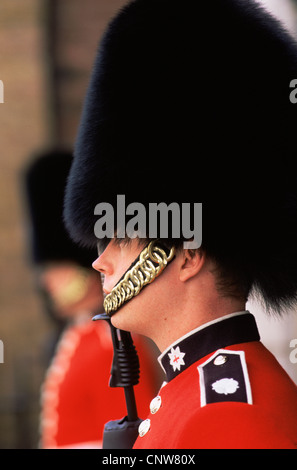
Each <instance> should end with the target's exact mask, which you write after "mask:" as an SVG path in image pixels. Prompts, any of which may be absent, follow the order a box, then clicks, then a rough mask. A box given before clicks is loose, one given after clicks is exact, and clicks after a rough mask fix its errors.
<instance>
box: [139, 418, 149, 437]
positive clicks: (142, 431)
mask: <svg viewBox="0 0 297 470" xmlns="http://www.w3.org/2000/svg"><path fill="white" fill-rule="evenodd" d="M150 427H151V420H150V419H145V420H144V421H142V422H141V423H140V425H139V426H138V434H139V436H140V437H143V436H145V435H146V433H147V432H148V431H149V430H150Z"/></svg>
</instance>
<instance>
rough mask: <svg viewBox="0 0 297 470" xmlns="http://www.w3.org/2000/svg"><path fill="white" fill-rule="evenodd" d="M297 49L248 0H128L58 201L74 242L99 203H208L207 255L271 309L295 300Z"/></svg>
mask: <svg viewBox="0 0 297 470" xmlns="http://www.w3.org/2000/svg"><path fill="white" fill-rule="evenodd" d="M295 78H297V48H296V44H295V41H294V40H293V39H292V38H291V37H290V35H289V34H288V33H287V32H286V31H285V29H284V28H283V26H282V25H281V24H280V23H279V22H278V21H277V20H276V19H275V18H273V17H272V16H271V15H270V14H268V13H267V12H266V11H265V10H264V9H263V8H262V7H260V6H259V5H258V4H257V3H255V2H254V1H252V0H250V1H248V2H246V1H244V0H212V1H204V2H197V1H196V0H183V1H182V2H181V1H180V0H135V1H132V2H130V3H129V4H128V5H127V6H126V7H124V8H123V9H122V10H121V11H120V12H119V14H118V15H117V16H116V18H115V19H114V20H113V21H112V22H111V24H110V25H109V27H108V29H107V31H106V33H105V35H104V37H103V39H102V41H101V44H100V47H99V50H98V54H97V57H96V59H95V63H94V68H93V71H92V75H91V80H90V84H89V88H88V92H87V95H86V99H85V104H84V110H83V114H82V119H81V124H80V128H79V133H78V137H77V142H76V147H75V152H74V162H73V165H72V169H71V172H70V177H69V180H68V185H67V191H66V198H65V213H64V214H65V221H66V225H67V227H68V230H69V232H70V234H71V236H72V237H73V239H74V240H76V241H77V242H79V243H81V244H83V245H87V246H94V245H95V244H96V243H97V242H98V240H97V239H96V237H95V234H94V224H95V222H96V220H98V216H96V215H94V208H95V206H96V205H97V204H98V203H100V202H108V203H111V204H112V205H113V206H114V207H115V208H116V200H117V199H116V198H117V195H121V194H123V195H125V197H126V204H127V205H128V204H129V203H131V202H140V203H142V204H144V206H145V207H147V205H148V204H149V203H150V202H157V203H159V202H165V203H167V204H169V203H171V202H178V203H187V202H192V203H193V202H200V203H202V204H203V216H202V217H203V228H202V247H203V248H204V250H205V251H206V253H208V255H209V256H211V257H213V258H214V259H215V260H216V261H218V262H219V263H220V264H221V265H222V266H225V267H226V268H230V269H232V268H236V269H237V271H238V272H241V273H245V274H246V276H247V277H248V278H249V279H251V281H252V285H253V286H254V287H257V288H258V289H259V290H260V291H261V293H262V294H263V296H264V299H265V300H266V303H267V305H268V306H272V307H275V308H278V309H281V307H283V306H287V305H288V304H290V303H291V302H293V301H294V300H295V299H296V292H297V243H296V240H297V203H296V191H297V186H296V156H297V145H296V141H295V133H296V124H297V121H296V113H297V105H295V104H293V103H292V102H291V101H290V92H291V91H292V90H291V89H290V84H291V83H292V80H294V79H295Z"/></svg>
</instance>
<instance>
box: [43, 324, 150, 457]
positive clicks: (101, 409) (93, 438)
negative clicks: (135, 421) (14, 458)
mask: <svg viewBox="0 0 297 470" xmlns="http://www.w3.org/2000/svg"><path fill="white" fill-rule="evenodd" d="M134 343H135V346H136V348H137V351H138V354H139V359H140V370H141V376H140V383H139V384H138V385H137V386H136V387H135V395H136V403H137V408H138V412H139V416H140V417H142V418H143V417H144V416H145V415H146V414H147V409H148V405H149V403H150V400H151V399H152V398H153V396H154V394H155V392H156V390H155V389H154V386H155V382H154V376H153V373H151V371H150V366H149V362H151V361H150V360H149V351H148V350H147V349H146V347H145V343H143V341H139V339H137V338H136V340H135V341H134ZM112 358H113V347H112V341H111V335H110V328H109V326H108V325H107V324H106V323H105V322H104V321H96V322H92V321H87V322H83V323H82V324H77V325H74V326H70V327H68V328H67V329H66V331H65V333H64V334H63V336H62V338H61V340H60V342H59V344H58V347H57V352H56V355H55V357H54V359H53V361H52V363H51V366H50V367H49V370H48V372H47V376H46V379H45V382H44V384H43V387H42V413H41V443H40V447H41V448H63V447H72V448H100V447H101V446H102V438H103V428H104V424H105V423H106V422H107V421H110V420H113V419H120V418H122V417H124V416H125V415H126V414H127V410H126V405H125V398H124V391H123V389H122V388H110V387H109V386H108V383H109V377H110V370H111V364H112Z"/></svg>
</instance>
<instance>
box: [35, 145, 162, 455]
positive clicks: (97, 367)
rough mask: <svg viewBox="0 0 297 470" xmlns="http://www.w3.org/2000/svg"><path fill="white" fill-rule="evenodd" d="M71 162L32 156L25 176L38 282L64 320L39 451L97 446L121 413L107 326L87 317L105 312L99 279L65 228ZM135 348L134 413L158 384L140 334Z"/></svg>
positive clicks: (92, 254)
mask: <svg viewBox="0 0 297 470" xmlns="http://www.w3.org/2000/svg"><path fill="white" fill-rule="evenodd" d="M71 162H72V156H71V154H69V153H67V152H62V151H59V152H58V151H53V152H49V153H46V154H41V155H39V156H38V157H37V158H36V159H34V161H33V162H32V163H31V164H30V167H29V168H28V169H27V173H26V188H27V195H28V205H29V210H30V218H31V221H32V258H33V262H34V265H35V267H36V269H37V273H38V284H39V287H40V289H41V292H42V294H43V296H44V298H45V299H46V306H47V307H49V308H50V311H51V314H52V315H53V316H54V317H55V318H57V319H60V320H62V321H63V322H64V324H65V330H64V332H63V334H62V336H61V338H60V340H59V342H58V345H57V347H56V352H55V354H54V357H53V360H52V362H51V364H50V367H49V368H48V371H47V374H46V377H45V381H44V384H43V386H42V394H41V407H42V409H41V421H40V430H41V443H40V446H41V447H42V448H63V447H72V448H93V447H95V448H100V447H101V441H102V432H103V426H104V424H105V422H106V421H108V420H109V419H110V417H114V418H119V416H124V415H125V413H126V411H125V410H126V408H125V401H124V396H123V391H122V390H121V389H110V388H109V387H108V383H109V376H110V369H111V363H112V357H113V347H112V342H111V337H110V329H109V326H108V325H107V324H106V323H105V322H92V321H91V318H92V316H93V315H95V314H96V313H98V312H100V311H103V307H102V304H103V295H102V287H101V282H100V277H99V275H98V273H96V272H95V271H94V270H93V269H92V267H91V263H92V261H94V259H95V258H96V256H97V254H96V251H94V250H88V249H83V248H81V247H79V246H77V245H76V244H74V243H73V242H72V241H71V240H70V238H69V236H68V234H67V232H66V231H65V228H64V225H63V220H62V212H63V197H64V188H65V184H66V179H67V175H68V172H69V169H70V165H71ZM136 347H137V348H138V349H139V352H140V362H143V367H144V370H145V371H143V374H142V376H141V379H140V385H139V386H138V387H136V390H135V392H136V396H138V401H139V411H140V412H142V413H144V412H145V413H146V408H147V406H148V404H149V402H150V400H151V398H152V396H153V394H154V392H155V390H156V386H157V383H156V382H154V380H155V379H156V378H155V377H154V374H153V370H152V369H151V368H149V367H150V366H148V365H147V364H150V362H148V356H149V354H150V353H151V351H150V349H149V347H148V344H146V343H144V340H140V339H139V338H138V339H137V340H136Z"/></svg>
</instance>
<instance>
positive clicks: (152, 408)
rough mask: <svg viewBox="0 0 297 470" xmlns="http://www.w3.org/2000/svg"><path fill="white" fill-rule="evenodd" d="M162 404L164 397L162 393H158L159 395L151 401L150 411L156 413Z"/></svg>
mask: <svg viewBox="0 0 297 470" xmlns="http://www.w3.org/2000/svg"><path fill="white" fill-rule="evenodd" d="M161 405H162V399H161V397H160V395H158V396H157V397H155V398H153V400H152V401H151V403H150V411H151V413H152V414H153V415H154V414H155V413H157V411H159V409H160V407H161Z"/></svg>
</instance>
